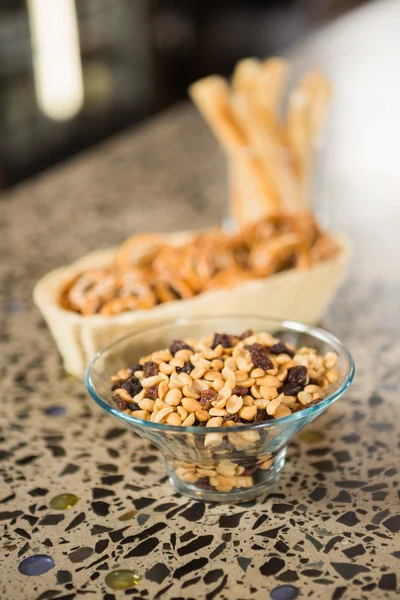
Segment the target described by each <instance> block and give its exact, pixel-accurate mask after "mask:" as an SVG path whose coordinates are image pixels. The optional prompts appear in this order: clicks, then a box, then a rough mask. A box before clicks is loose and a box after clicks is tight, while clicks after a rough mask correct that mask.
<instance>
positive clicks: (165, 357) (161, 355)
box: [152, 350, 172, 363]
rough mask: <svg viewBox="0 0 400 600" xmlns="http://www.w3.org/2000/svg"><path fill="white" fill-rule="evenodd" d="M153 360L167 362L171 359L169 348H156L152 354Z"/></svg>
mask: <svg viewBox="0 0 400 600" xmlns="http://www.w3.org/2000/svg"><path fill="white" fill-rule="evenodd" d="M152 357H153V360H154V361H156V360H160V361H161V362H164V363H167V362H169V361H170V360H171V358H172V354H171V352H170V351H169V350H157V351H156V352H153V354H152Z"/></svg>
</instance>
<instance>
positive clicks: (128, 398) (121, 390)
mask: <svg viewBox="0 0 400 600" xmlns="http://www.w3.org/2000/svg"><path fill="white" fill-rule="evenodd" d="M114 394H115V395H116V396H120V397H121V398H122V400H125V401H126V402H131V401H132V396H131V395H130V394H128V392H127V391H126V390H124V388H118V389H116V390H115V392H114Z"/></svg>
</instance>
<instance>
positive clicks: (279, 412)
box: [274, 404, 292, 419]
mask: <svg viewBox="0 0 400 600" xmlns="http://www.w3.org/2000/svg"><path fill="white" fill-rule="evenodd" d="M291 414H292V411H291V410H290V408H289V407H288V406H285V405H284V404H280V405H279V406H278V407H277V409H276V410H275V413H274V418H275V419H279V418H280V417H288V416H289V415H291Z"/></svg>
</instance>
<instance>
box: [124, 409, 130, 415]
mask: <svg viewBox="0 0 400 600" xmlns="http://www.w3.org/2000/svg"><path fill="white" fill-rule="evenodd" d="M122 412H123V413H125V414H126V415H131V414H132V411H131V410H130V409H129V408H125V410H123V411H122Z"/></svg>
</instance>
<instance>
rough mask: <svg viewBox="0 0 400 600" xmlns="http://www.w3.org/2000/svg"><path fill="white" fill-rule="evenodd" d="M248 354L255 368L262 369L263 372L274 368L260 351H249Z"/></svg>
mask: <svg viewBox="0 0 400 600" xmlns="http://www.w3.org/2000/svg"><path fill="white" fill-rule="evenodd" d="M250 354H251V360H252V361H253V364H254V366H255V367H257V368H259V369H264V371H268V370H269V369H273V368H274V365H273V362H272V361H271V359H270V358H268V356H267V355H266V354H265V353H264V352H261V351H260V350H250Z"/></svg>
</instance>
